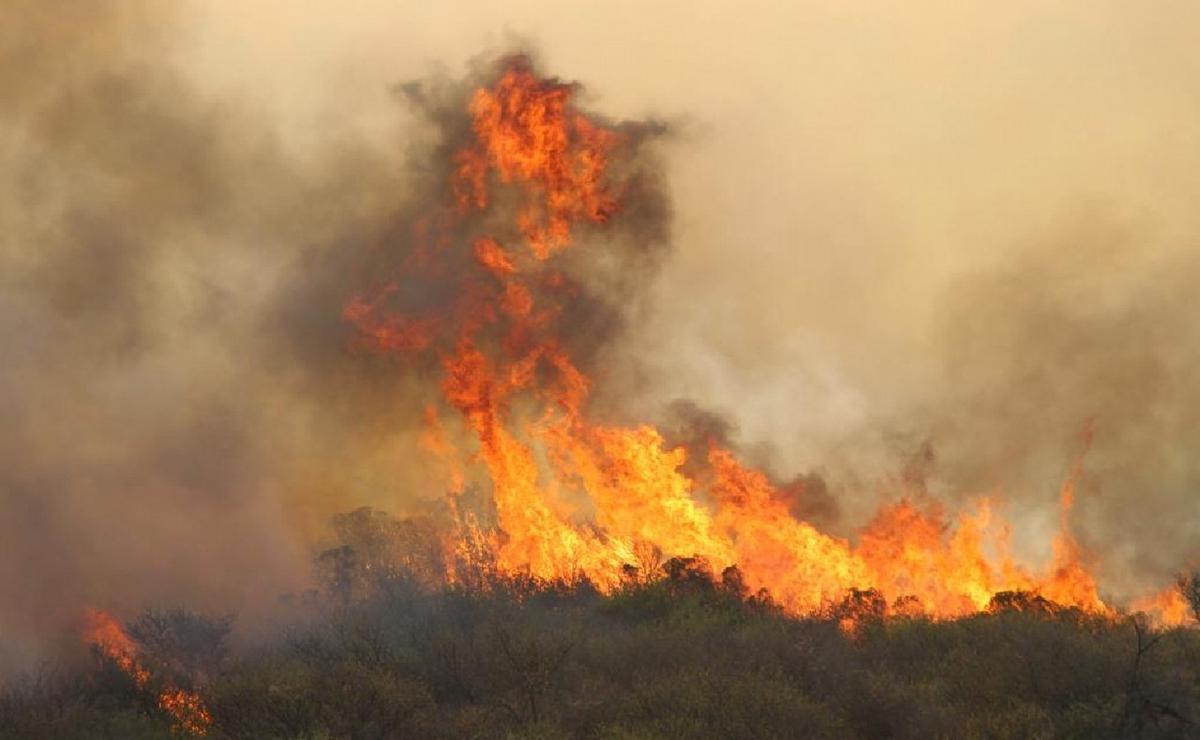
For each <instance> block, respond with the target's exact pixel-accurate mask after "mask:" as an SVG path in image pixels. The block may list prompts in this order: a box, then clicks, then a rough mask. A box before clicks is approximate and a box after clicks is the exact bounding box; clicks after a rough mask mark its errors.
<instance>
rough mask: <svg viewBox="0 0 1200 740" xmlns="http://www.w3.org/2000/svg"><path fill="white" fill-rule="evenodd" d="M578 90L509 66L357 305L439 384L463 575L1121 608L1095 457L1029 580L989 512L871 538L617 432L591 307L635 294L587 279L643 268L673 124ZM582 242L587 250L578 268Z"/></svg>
mask: <svg viewBox="0 0 1200 740" xmlns="http://www.w3.org/2000/svg"><path fill="white" fill-rule="evenodd" d="M574 91H575V90H574V87H573V86H571V85H568V84H564V83H562V82H559V81H557V80H553V79H543V78H541V77H539V76H538V75H537V74H536V73H535V72H534V70H533V69H532V67H531V65H530V63H529V61H528V60H527V59H525V58H523V57H511V58H509V59H507V60H505V61H504V62H502V64H501V65H500V69H499V71H498V73H497V76H496V79H495V81H494V82H493V83H492V84H491V85H490V86H487V87H481V88H479V89H477V90H475V91H474V92H473V94H472V95H471V96H470V99H469V103H468V105H467V111H468V113H469V125H468V126H467V127H466V130H465V131H464V132H463V133H462V135H461V136H460V138H461V139H462V140H461V141H455V142H451V143H452V145H454V147H455V148H453V151H452V154H451V155H450V156H451V160H452V162H453V167H452V168H451V169H450V171H449V172H450V174H449V178H448V179H449V182H448V183H445V187H444V193H445V201H444V202H443V203H441V204H435V205H433V206H432V207H431V208H430V209H429V210H427V211H425V212H423V213H422V214H421V216H420V218H418V219H416V221H415V222H414V223H413V224H411V225H409V226H407V227H405V231H404V232H402V234H403V239H402V240H401V241H400V244H399V246H398V248H397V249H396V256H395V275H394V278H392V279H390V280H386V281H384V282H382V284H381V285H378V286H376V287H374V288H371V289H370V290H368V291H367V292H365V293H363V294H361V295H358V296H356V297H354V298H353V299H351V300H350V301H349V302H348V304H347V306H346V308H345V311H344V317H345V319H346V320H347V321H348V322H350V323H351V324H352V325H353V326H354V327H355V328H356V329H357V330H358V335H359V340H360V346H362V347H365V348H367V349H369V350H373V351H376V352H381V353H393V354H395V355H397V356H398V358H399V363H400V365H401V367H404V366H405V364H406V363H407V365H408V366H409V367H417V366H419V367H422V368H424V369H426V370H427V371H429V372H433V373H436V374H437V377H438V378H439V384H438V387H439V389H440V396H441V397H440V399H437V400H431V402H430V405H429V407H428V408H427V409H426V412H425V417H424V418H425V420H426V424H427V427H428V430H427V440H429V443H428V445H427V446H428V449H429V450H430V452H431V453H432V454H433V455H434V456H435V457H437V458H438V459H439V460H440V461H441V463H442V464H443V465H444V467H445V471H446V478H445V488H446V490H447V491H448V500H447V505H448V509H449V511H450V512H452V515H453V516H452V518H453V525H452V527H451V528H450V529H449V530H448V531H447V532H446V533H445V534H444V539H443V541H442V544H443V548H444V552H445V553H446V558H445V562H444V566H443V571H444V578H445V581H446V582H448V583H451V584H453V583H460V582H467V581H471V582H473V581H476V580H478V578H479V576H480V574H486V575H487V576H488V577H491V578H501V579H503V578H510V579H511V578H519V579H531V580H533V581H535V582H542V583H547V584H549V583H574V582H577V581H584V580H585V581H587V582H588V583H590V584H591V585H592V586H594V587H595V588H597V589H598V590H599V591H600V592H601V593H612V592H613V591H615V590H616V589H618V588H620V587H621V585H622V584H623V583H624V582H625V581H626V580H628V579H630V578H634V579H637V578H652V577H655V576H656V575H657V572H656V570H655V564H656V563H658V562H662V561H664V560H670V559H672V558H695V559H698V560H700V561H703V562H705V563H707V564H708V566H709V567H711V568H712V569H713V570H714V571H715V572H721V571H724V570H726V569H728V568H736V569H737V570H738V571H739V573H740V577H741V578H742V579H744V582H745V584H746V586H747V587H748V588H749V589H750V590H751V591H752V592H754V593H756V594H759V595H760V597H761V598H764V599H770V600H771V601H773V602H774V603H777V604H779V605H780V607H782V608H783V609H784V610H785V611H786V612H787V613H789V614H792V615H796V616H808V615H815V614H821V613H827V612H828V611H829V609H830V608H831V607H833V606H834V605H836V604H839V603H841V601H842V600H843V598H845V596H846V594H847V593H851V592H853V593H860V592H870V593H872V594H874V595H875V596H876V597H877V598H878V599H880V603H882V604H883V610H884V611H885V612H890V611H892V610H896V609H899V610H901V611H903V612H905V613H920V614H923V615H926V616H930V617H934V618H950V617H960V616H965V615H969V614H973V613H978V612H981V611H985V610H987V609H988V608H989V606H990V605H991V604H992V603H993V600H994V599H995V597H996V596H997V594H1004V593H1013V592H1027V593H1031V594H1037V595H1038V596H1039V597H1041V598H1043V599H1045V600H1047V601H1049V602H1053V603H1055V604H1058V605H1060V606H1062V607H1070V608H1076V609H1080V610H1083V611H1085V612H1088V613H1091V614H1097V615H1104V614H1112V613H1114V612H1113V607H1112V606H1111V605H1109V604H1107V603H1105V601H1104V600H1102V598H1101V597H1100V594H1099V590H1098V588H1097V585H1096V581H1095V579H1094V577H1093V575H1092V573H1091V572H1090V570H1089V563H1090V560H1091V558H1090V556H1089V554H1088V553H1087V552H1086V551H1085V550H1084V549H1083V548H1082V547H1081V546H1080V544H1079V543H1078V542H1077V541H1076V540H1075V539H1074V537H1073V536H1072V534H1071V531H1070V512H1071V508H1072V506H1073V505H1074V500H1075V496H1074V488H1075V485H1076V481H1077V480H1078V478H1079V476H1080V474H1081V471H1082V464H1083V458H1082V454H1081V456H1080V459H1079V461H1077V463H1076V465H1075V466H1074V468H1073V470H1072V471H1071V472H1070V474H1069V475H1068V478H1067V481H1066V482H1065V483H1064V484H1063V487H1062V492H1061V496H1060V509H1061V517H1060V524H1059V531H1058V533H1057V534H1056V535H1055V537H1054V542H1053V548H1052V549H1053V559H1052V561H1051V562H1050V563H1048V564H1046V566H1045V567H1044V568H1041V569H1029V568H1026V567H1023V566H1022V565H1020V564H1018V563H1017V562H1016V561H1015V560H1014V558H1013V557H1012V556H1011V554H1010V553H1009V549H1008V546H1007V536H1008V532H1009V530H1010V527H1009V525H1008V524H1007V523H1006V522H1004V521H1000V520H998V517H997V516H996V515H995V514H994V513H993V511H992V505H991V502H989V501H988V500H986V499H985V500H982V501H980V502H978V504H977V505H976V506H975V507H973V508H972V509H971V510H969V511H966V512H964V513H962V514H959V515H957V516H949V517H948V516H947V515H946V514H944V513H943V512H942V511H940V510H939V509H938V508H937V507H936V506H933V505H931V504H929V503H927V502H921V501H916V500H911V499H903V500H900V501H897V502H896V503H894V504H891V505H888V506H885V507H884V508H883V509H881V510H880V511H879V512H878V514H877V515H876V516H875V517H874V519H873V520H872V521H871V522H870V523H869V524H868V525H867V527H866V528H865V530H863V531H862V532H861V533H860V534H859V536H858V537H857V543H856V544H852V543H850V542H847V541H846V540H844V539H841V538H838V537H835V536H831V535H829V534H826V533H825V532H822V531H821V530H820V529H819V528H817V527H816V526H814V525H813V524H810V523H809V522H806V521H803V520H801V519H798V518H796V517H795V516H793V515H792V513H791V511H790V507H789V505H788V501H787V496H786V495H784V494H783V493H781V491H780V490H779V488H778V487H777V486H776V485H774V484H773V483H772V481H771V480H770V479H769V478H768V477H767V476H766V475H764V474H763V473H761V472H759V471H757V470H754V469H753V468H751V467H749V466H747V465H746V464H745V463H744V462H743V461H742V460H740V459H739V457H738V455H737V454H736V453H735V451H733V450H731V449H729V448H728V447H726V446H724V442H723V440H720V439H716V438H710V439H703V440H701V441H700V443H699V444H693V445H692V446H691V449H688V448H685V447H684V446H681V445H679V444H677V443H673V442H672V441H670V440H668V439H666V438H665V437H664V435H663V433H662V432H660V431H659V430H658V429H656V428H654V427H653V426H650V425H637V426H616V425H611V424H606V423H602V422H598V421H597V420H596V418H595V416H594V415H593V413H592V409H591V407H590V405H589V399H590V395H591V392H592V389H593V387H594V386H595V385H596V383H597V382H602V381H603V368H600V369H598V370H597V371H595V372H588V371H586V370H585V369H584V367H583V366H582V365H581V363H580V362H579V361H578V360H577V355H579V354H581V355H584V356H588V355H589V353H591V352H593V350H594V348H589V347H587V346H586V343H587V342H588V341H589V338H590V336H589V335H590V334H591V333H592V331H593V329H592V327H591V326H588V325H587V324H586V323H584V322H582V321H581V320H580V317H579V315H578V312H577V310H576V309H575V305H576V304H577V303H580V302H585V303H587V304H590V305H594V304H597V303H601V304H602V303H603V301H611V300H615V299H614V298H612V297H610V296H605V295H603V294H598V293H596V292H595V290H596V286H597V284H598V282H599V281H597V280H596V279H595V278H594V277H593V276H592V275H589V274H588V272H587V270H589V269H596V270H603V269H608V270H610V271H616V272H618V273H620V272H622V271H623V270H626V269H628V270H629V271H630V273H636V269H635V266H633V265H629V266H626V265H623V264H621V261H622V260H628V259H629V258H630V255H629V254H628V253H627V252H625V251H622V248H621V247H620V246H614V241H618V240H620V239H621V237H622V232H621V231H620V228H621V227H620V221H621V219H622V217H623V216H624V213H625V211H626V210H628V209H631V210H633V211H634V212H635V214H636V213H638V212H639V211H642V210H644V209H642V208H640V207H639V204H638V203H637V199H638V198H639V197H644V196H645V193H646V188H647V185H648V184H647V182H646V181H645V179H644V168H642V167H639V164H640V162H639V159H638V158H639V157H640V156H644V149H645V147H646V144H647V140H648V139H650V138H652V137H653V135H654V134H655V133H657V132H658V129H656V128H654V127H652V126H649V125H646V124H621V125H613V124H610V123H608V122H605V121H603V120H600V119H597V118H595V117H593V116H589V115H587V114H585V113H584V112H582V111H581V110H580V109H579V108H578V107H576V106H575V105H574V104H573V100H572V97H573V94H574ZM613 232H615V233H613ZM577 241H580V242H582V244H577V243H576V242H577ZM573 249H580V250H582V251H583V252H585V254H584V256H583V257H582V258H580V259H576V260H574V261H571V259H570V258H571V256H572V255H571V254H570V252H571V251H572V250H573ZM605 260H609V261H615V264H609V265H607V266H605V265H604V262H605ZM431 296H432V298H431ZM581 345H583V346H582V347H581ZM422 363H425V364H422ZM598 375H599V376H600V377H597V376H598ZM447 417H449V418H447ZM467 486H472V487H475V488H476V489H477V490H479V491H482V492H483V495H484V498H485V502H484V503H485V505H484V507H483V511H480V510H478V507H477V508H476V509H472V508H471V507H470V506H469V505H466V504H465V503H464V497H465V488H466V487H467ZM800 495H803V493H801V494H800ZM1172 615H1173V612H1171V611H1170V610H1165V611H1160V612H1159V613H1158V616H1159V618H1161V619H1170V618H1171V617H1172Z"/></svg>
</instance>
